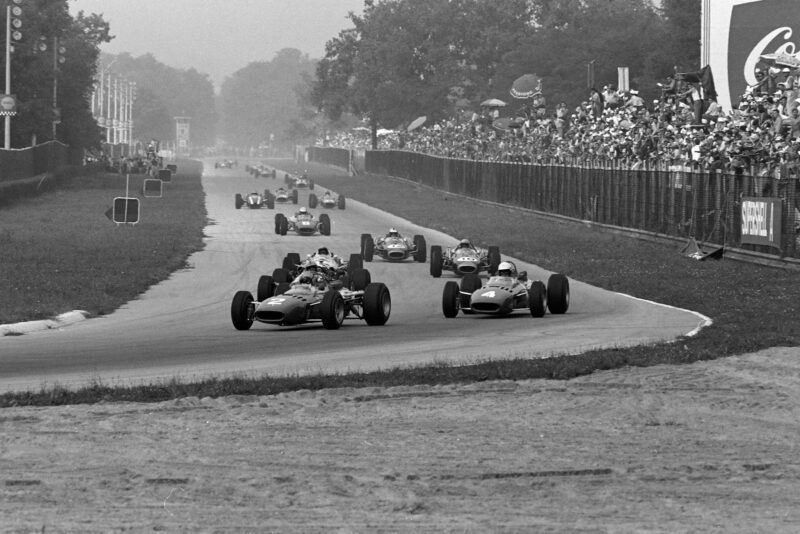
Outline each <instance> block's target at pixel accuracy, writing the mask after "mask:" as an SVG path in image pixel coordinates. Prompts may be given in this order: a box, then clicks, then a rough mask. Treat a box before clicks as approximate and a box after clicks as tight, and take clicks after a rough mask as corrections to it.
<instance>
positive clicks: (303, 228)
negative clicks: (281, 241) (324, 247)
mask: <svg viewBox="0 0 800 534" xmlns="http://www.w3.org/2000/svg"><path fill="white" fill-rule="evenodd" d="M290 231H292V232H296V233H297V234H298V235H314V234H316V233H320V234H322V235H331V219H330V217H328V214H327V213H323V214H322V215H320V216H319V219H317V218H315V217H314V216H313V215H312V214H311V213H309V212H308V210H307V209H306V208H300V209H299V210H298V211H297V213H295V214H294V215H293V216H291V217H287V216H286V215H284V214H283V213H276V214H275V233H276V234H279V235H286V234H287V233H288V232H290Z"/></svg>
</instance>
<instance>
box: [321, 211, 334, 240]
mask: <svg viewBox="0 0 800 534" xmlns="http://www.w3.org/2000/svg"><path fill="white" fill-rule="evenodd" d="M319 233H321V234H322V235H331V218H330V217H328V214H327V213H323V214H322V215H320V216H319Z"/></svg>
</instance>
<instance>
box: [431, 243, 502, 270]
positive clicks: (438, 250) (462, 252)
mask: <svg viewBox="0 0 800 534" xmlns="http://www.w3.org/2000/svg"><path fill="white" fill-rule="evenodd" d="M500 261H501V260H500V248H499V247H496V246H490V247H489V248H479V247H476V246H474V245H473V244H472V243H471V242H470V240H469V239H462V240H461V241H459V243H458V245H456V246H455V247H454V248H449V247H448V248H447V249H446V250H445V251H444V252H442V247H441V246H439V245H433V246H432V247H431V268H430V271H431V276H433V277H434V278H439V277H440V276H442V271H443V270H446V271H452V272H454V273H455V274H456V275H458V276H463V275H465V274H480V273H482V272H487V273H489V275H493V274H494V273H495V272H496V271H497V266H498V265H500Z"/></svg>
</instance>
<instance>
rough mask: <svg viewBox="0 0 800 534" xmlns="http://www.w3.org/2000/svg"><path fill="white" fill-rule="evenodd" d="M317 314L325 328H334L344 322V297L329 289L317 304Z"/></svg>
mask: <svg viewBox="0 0 800 534" xmlns="http://www.w3.org/2000/svg"><path fill="white" fill-rule="evenodd" d="M319 315H320V318H322V326H323V327H325V329H326V330H336V329H337V328H339V327H340V326H342V323H343V322H344V316H345V306H344V299H343V298H342V295H341V294H340V293H339V292H338V291H333V290H329V291H328V292H327V293H325V296H324V297H322V302H320V304H319Z"/></svg>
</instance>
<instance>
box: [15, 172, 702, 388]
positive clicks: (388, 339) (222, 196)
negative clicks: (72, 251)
mask: <svg viewBox="0 0 800 534" xmlns="http://www.w3.org/2000/svg"><path fill="white" fill-rule="evenodd" d="M278 175H279V176H282V173H280V172H279V173H278ZM281 182H282V181H281V180H280V179H278V180H273V179H271V178H266V179H265V178H253V177H252V176H250V175H249V174H247V173H246V172H245V171H244V167H243V165H242V164H240V166H239V167H238V168H235V169H214V166H213V161H206V162H205V171H204V175H203V186H204V189H205V192H206V204H207V209H208V214H209V218H210V219H211V224H210V225H209V226H208V227H207V228H206V235H207V238H206V240H205V242H206V246H205V248H204V250H202V251H200V252H198V253H196V254H194V255H192V256H191V258H190V259H189V263H190V265H191V268H189V269H186V270H183V271H180V272H177V273H175V274H174V275H173V276H172V277H171V278H170V279H169V280H167V281H165V282H162V283H161V284H158V285H157V286H154V287H152V288H151V289H150V290H148V291H147V292H146V293H145V294H143V295H142V296H141V297H140V298H138V299H136V300H134V301H132V302H130V303H128V304H127V305H126V306H124V307H122V308H121V309H119V310H117V311H116V312H114V313H113V314H110V315H108V316H105V317H101V318H95V319H90V320H86V321H81V322H78V323H76V324H73V325H71V326H69V327H66V328H61V329H55V330H44V331H35V332H31V333H27V334H25V335H21V336H3V337H0V392H7V391H20V390H31V389H33V390H38V389H39V388H40V387H52V386H54V385H60V386H63V387H77V386H83V385H88V384H92V383H97V382H101V383H103V384H106V385H131V384H141V383H153V382H160V381H168V380H170V379H172V378H178V379H180V380H191V379H201V378H207V377H211V376H219V377H221V376H230V375H248V376H257V375H260V374H263V373H269V374H272V375H283V374H302V373H317V372H342V373H343V372H348V371H363V370H377V369H386V368H391V367H397V366H414V365H419V364H430V363H434V362H436V363H453V364H457V363H474V362H477V361H482V360H486V359H491V358H506V357H509V356H511V357H530V358H542V357H549V356H554V355H561V354H574V353H580V352H583V351H585V350H587V349H590V348H597V347H622V346H630V345H638V344H645V343H654V342H658V341H664V340H671V339H675V338H678V337H680V336H684V335H690V334H692V333H693V332H695V331H696V330H697V329H698V328H699V327H701V326H703V325H704V324H706V323H707V321H708V319H707V318H705V317H703V316H702V315H700V314H697V313H695V312H691V311H687V310H680V309H676V308H673V307H669V306H664V305H660V304H657V303H652V302H647V301H643V300H639V299H635V298H632V297H629V296H626V295H621V294H617V293H611V292H608V291H604V290H601V289H598V288H595V287H592V286H589V285H586V284H583V283H580V282H578V281H575V280H571V281H570V289H571V301H570V309H569V311H568V313H566V314H565V315H560V316H556V315H550V314H547V315H545V317H543V318H540V319H533V318H532V317H531V316H530V315H529V314H525V313H518V314H514V315H511V316H508V317H505V318H498V317H487V316H464V315H459V316H458V317H457V318H455V319H445V318H444V317H443V315H442V312H441V295H442V288H443V287H444V283H445V281H446V280H447V279H448V278H452V275H448V274H447V273H445V274H444V275H443V276H442V278H440V279H435V278H432V277H431V276H430V274H429V272H428V268H429V267H428V264H420V263H414V262H411V261H410V260H409V261H408V262H404V263H388V262H383V261H382V260H380V259H376V260H375V261H374V262H372V263H367V264H365V267H367V268H368V269H369V271H370V273H371V275H372V280H373V281H380V282H384V283H385V284H386V285H387V286H388V287H389V290H390V292H391V295H392V312H391V317H390V318H389V321H388V323H387V324H386V325H385V326H381V327H372V326H367V325H366V323H364V322H362V321H360V320H355V319H349V320H346V321H345V324H344V325H343V327H342V328H341V329H339V330H335V331H328V330H325V329H323V328H322V326H321V325H320V324H319V323H314V324H307V325H302V326H298V327H291V328H289V327H279V326H273V325H264V324H259V323H255V324H254V325H253V328H252V329H251V330H249V331H237V330H235V329H234V328H233V325H232V324H231V320H230V304H231V299H232V297H233V295H234V293H235V292H236V291H237V290H239V289H247V290H249V291H251V292H252V293H253V294H255V289H256V283H257V281H258V277H259V276H261V275H262V274H271V273H272V270H273V269H274V268H276V267H279V266H280V264H281V262H282V259H283V257H284V256H285V254H286V253H287V252H298V253H300V254H301V255H305V254H306V253H309V252H312V251H313V250H316V248H317V247H319V246H321V245H323V244H324V245H327V246H328V247H329V248H330V249H331V250H333V251H334V252H336V253H337V254H339V255H341V256H343V257H345V258H347V257H348V256H349V254H350V253H353V252H358V249H359V240H360V235H361V234H362V233H364V232H368V233H372V234H373V235H378V234H381V233H384V232H386V231H387V230H388V228H389V227H390V226H395V227H397V228H398V230H400V232H401V233H403V234H407V235H409V236H410V235H413V234H417V233H419V234H422V235H424V236H425V239H426V241H427V244H428V247H430V245H433V244H439V245H442V246H443V247H446V246H450V245H451V244H454V242H455V241H456V239H457V238H461V237H469V236H448V235H446V234H442V233H440V232H436V231H433V230H429V229H425V228H421V227H418V226H416V225H414V224H412V223H410V222H409V221H406V220H404V219H400V218H398V217H395V216H392V215H390V214H387V213H385V212H382V211H379V210H376V209H374V208H371V207H369V206H366V205H363V204H359V203H357V202H355V201H352V200H350V199H348V201H347V206H346V209H345V210H341V211H340V210H336V209H334V210H326V211H327V212H328V213H329V214H330V217H331V221H332V232H331V235H330V236H328V237H325V236H314V237H301V236H294V235H287V236H283V237H282V236H278V235H276V234H275V233H274V216H275V213H276V212H278V211H281V212H283V213H286V214H290V213H292V212H293V211H294V210H295V209H296V208H297V207H298V206H300V205H304V203H306V202H307V196H308V192H307V191H301V192H300V204H298V206H295V205H292V204H289V205H277V206H276V209H275V210H269V209H261V210H250V209H248V208H246V207H245V208H242V209H241V210H236V209H235V208H234V195H235V193H237V192H238V193H242V194H245V193H247V192H250V191H262V190H263V189H264V188H270V189H275V188H277V187H278V186H279V185H280V183H281ZM316 192H317V193H321V191H319V188H317V190H316ZM165 194H169V191H168V190H167V191H166V193H165ZM321 211H322V210H321V209H319V208H318V209H317V210H312V212H315V213H317V214H318V213H320V212H321ZM142 217H146V213H145V214H142ZM483 245H491V243H484V244H483ZM502 252H503V251H502V250H501V254H502ZM503 257H504V258H506V257H507V256H505V255H503ZM515 261H516V263H517V266H518V268H519V269H520V270H522V269H525V270H527V271H528V273H529V277H530V278H532V279H542V280H546V278H547V276H548V275H549V274H550V273H549V272H547V271H544V270H542V269H541V268H539V267H537V266H535V265H531V264H527V263H524V262H522V261H518V260H515ZM75 304H76V308H80V303H75Z"/></svg>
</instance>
